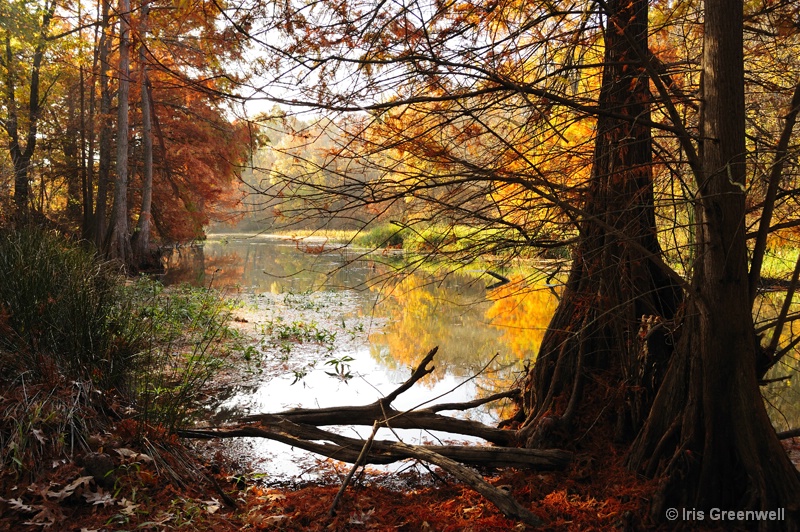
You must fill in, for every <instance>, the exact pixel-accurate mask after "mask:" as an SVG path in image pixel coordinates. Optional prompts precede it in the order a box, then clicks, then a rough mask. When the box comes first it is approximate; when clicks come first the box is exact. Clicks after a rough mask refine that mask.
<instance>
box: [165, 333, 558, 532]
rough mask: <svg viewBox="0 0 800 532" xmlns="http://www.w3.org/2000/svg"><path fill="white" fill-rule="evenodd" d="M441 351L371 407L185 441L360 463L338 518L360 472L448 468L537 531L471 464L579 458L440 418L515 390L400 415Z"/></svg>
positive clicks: (288, 418)
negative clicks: (408, 463)
mask: <svg viewBox="0 0 800 532" xmlns="http://www.w3.org/2000/svg"><path fill="white" fill-rule="evenodd" d="M436 351H437V348H433V349H432V350H431V351H430V352H429V353H428V354H427V355H425V357H424V358H423V359H422V361H421V362H420V364H419V365H418V366H417V367H416V368H415V369H414V371H413V372H412V374H411V377H409V379H408V380H406V381H405V382H404V383H403V384H401V385H400V386H399V387H398V388H396V389H395V390H394V391H393V392H391V393H390V394H388V395H387V396H386V397H383V398H381V399H378V400H377V401H375V402H374V403H371V404H369V405H363V406H344V407H330V408H319V409H306V408H295V409H291V410H287V411H284V412H278V413H265V414H256V415H251V416H244V417H242V418H240V420H239V421H240V423H239V424H237V425H234V426H230V425H228V426H226V427H204V428H194V429H182V430H178V431H177V434H178V435H179V436H181V437H186V438H203V439H211V438H233V437H260V438H268V439H272V440H275V441H279V442H282V443H285V444H287V445H290V446H293V447H299V448H301V449H305V450H307V451H311V452H314V453H317V454H320V455H322V456H326V457H329V458H333V459H335V460H339V461H342V462H349V463H352V464H355V466H354V468H353V470H352V471H351V473H350V474H349V475H348V478H347V481H345V483H344V485H343V486H342V489H341V490H340V493H339V494H337V499H336V500H335V501H334V503H333V505H332V506H331V512H334V511H335V507H336V503H337V502H338V499H339V498H340V497H341V493H342V492H343V491H344V489H345V488H346V486H347V483H348V482H349V479H350V478H351V477H352V474H353V473H354V472H355V470H356V469H357V468H358V467H359V466H362V465H364V464H388V463H392V462H396V461H398V460H405V459H409V458H413V459H417V460H421V461H424V462H428V463H431V464H434V465H437V466H439V467H441V468H442V469H444V470H445V471H447V472H449V473H450V474H451V475H453V476H454V477H456V478H457V479H459V480H461V481H462V482H464V483H465V484H467V485H469V486H470V487H472V488H473V489H475V490H476V491H477V492H478V493H480V494H482V495H483V496H484V497H486V498H487V499H488V500H489V501H491V502H492V503H493V504H495V506H497V507H498V509H500V511H502V512H503V514H505V515H506V516H508V517H511V518H513V519H517V520H520V521H522V522H524V523H527V524H529V525H533V526H540V525H542V521H541V520H540V519H539V518H538V517H536V516H535V515H534V514H533V513H531V512H530V510H528V509H526V508H524V507H523V506H521V505H520V504H519V503H518V502H517V501H516V500H515V499H513V498H512V497H511V496H510V495H509V494H508V493H506V492H504V491H502V490H499V489H497V488H495V487H494V486H492V485H491V484H489V483H488V482H486V481H485V480H484V479H483V477H481V476H480V475H479V474H478V473H476V472H475V471H473V470H472V469H470V468H469V467H467V465H474V466H488V467H516V468H525V469H532V470H553V469H562V468H564V467H566V466H567V465H568V464H569V463H570V461H571V460H572V453H570V452H568V451H563V450H560V449H546V450H542V449H526V448H518V447H516V445H517V444H518V440H517V436H516V432H515V431H510V430H503V429H499V428H494V427H490V426H488V425H484V424H482V423H478V422H475V421H469V420H463V419H456V418H451V417H447V416H443V415H441V414H439V412H441V411H443V410H466V409H468V408H475V407H477V406H481V405H483V404H486V403H488V402H491V401H495V400H497V399H502V398H506V397H516V396H518V395H519V394H520V391H519V390H511V391H509V392H505V393H500V394H495V395H493V396H491V397H487V398H485V399H477V400H474V401H469V402H465V403H444V404H438V405H432V406H428V407H427V408H416V409H412V410H409V411H398V410H396V409H394V408H392V406H391V403H392V401H394V400H395V399H396V398H397V397H398V396H399V395H400V394H402V393H403V392H405V391H406V390H408V389H409V388H411V386H413V385H414V384H415V383H416V382H417V381H418V380H419V379H421V378H422V377H424V376H425V375H427V374H429V373H431V372H432V371H433V370H434V367H433V366H431V367H428V365H429V364H430V363H431V361H432V360H433V357H434V355H435V354H436ZM473 378H474V377H473ZM331 425H349V426H352V425H372V434H371V435H370V437H369V438H368V439H367V440H363V439H358V438H350V437H347V436H342V435H340V434H336V433H335V432H332V431H329V430H323V429H321V428H319V427H320V426H331ZM382 427H383V428H388V429H390V430H392V431H394V429H422V430H437V431H443V432H450V433H455V434H461V435H465V436H475V437H479V438H482V439H484V440H486V441H488V442H490V443H494V444H496V445H500V446H504V445H505V446H507V447H495V446H483V445H409V444H406V443H403V442H400V441H388V440H377V439H375V435H376V434H377V431H378V429H379V428H382ZM464 464H466V465H464Z"/></svg>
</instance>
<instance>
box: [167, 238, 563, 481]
mask: <svg viewBox="0 0 800 532" xmlns="http://www.w3.org/2000/svg"><path fill="white" fill-rule="evenodd" d="M320 244H321V243H320V242H306V243H305V244H297V243H295V242H292V241H290V240H286V239H279V238H270V237H263V236H259V237H252V236H245V235H226V236H214V237H212V238H209V240H208V241H207V242H206V244H205V246H203V247H193V248H184V249H181V250H178V251H176V252H175V254H174V255H173V256H172V257H171V258H170V263H169V264H168V272H167V275H166V278H165V279H164V282H165V283H178V282H188V283H191V284H195V285H199V286H211V287H214V288H217V289H221V290H223V291H224V292H225V293H226V294H227V295H228V296H229V297H236V298H237V299H238V300H239V301H241V306H240V308H237V309H236V310H235V311H234V316H235V317H236V318H237V319H238V320H239V321H237V322H236V323H237V326H238V327H240V329H241V330H242V332H243V333H244V334H246V335H248V337H250V338H251V339H252V341H253V343H254V345H255V350H254V352H253V353H252V355H253V356H252V360H253V361H254V362H252V363H251V364H250V365H249V367H248V368H247V369H246V370H245V371H246V373H247V374H246V375H244V376H243V378H242V380H241V383H240V384H237V385H236V386H232V387H230V388H229V389H227V390H226V392H225V394H224V396H222V397H219V398H218V403H217V404H216V406H215V411H214V412H213V414H212V415H211V419H210V422H211V423H221V422H224V421H226V420H228V419H232V418H235V417H238V416H241V415H242V414H249V413H260V412H279V411H281V410H286V409H289V408H294V407H319V406H323V407H327V406H338V405H362V404H368V403H372V402H374V401H376V400H377V399H378V398H380V397H382V396H384V395H386V394H388V393H389V392H391V391H393V390H394V389H395V388H397V387H398V386H399V385H400V384H402V383H403V382H404V381H405V380H406V379H407V378H408V377H409V376H410V374H411V369H412V368H413V367H415V366H416V365H417V364H418V363H419V361H420V360H421V359H422V357H423V356H424V355H425V354H426V353H427V352H428V351H429V350H430V349H431V348H433V347H434V346H438V347H439V351H438V353H437V355H436V357H435V358H434V365H435V367H436V369H435V371H434V372H433V373H432V374H431V375H428V376H427V377H425V378H424V379H423V380H422V381H420V382H419V383H418V384H417V385H415V386H414V387H413V388H412V389H411V390H409V391H408V392H406V393H404V394H402V395H401V396H400V397H399V398H398V399H397V400H396V401H395V403H394V406H395V407H396V408H398V409H407V408H413V407H415V406H418V405H422V404H425V403H426V402H429V401H434V402H448V403H451V402H460V401H468V400H472V399H474V398H476V397H485V396H488V395H490V394H492V393H496V392H499V391H506V390H508V389H510V388H511V387H512V386H513V384H514V382H515V381H516V379H517V378H518V377H519V376H520V375H522V374H523V372H524V365H525V363H526V362H528V361H529V359H530V357H531V356H532V355H533V354H534V353H536V352H537V351H538V348H539V345H540V343H541V340H542V336H543V334H544V330H545V328H546V327H547V324H548V322H549V319H550V316H551V314H552V312H553V311H554V310H555V307H556V304H557V302H558V301H557V297H556V292H555V287H549V288H548V287H545V286H544V285H543V284H541V285H540V286H536V285H535V284H533V283H532V282H530V280H528V281H523V280H522V279H521V277H517V276H514V275H511V274H509V275H510V278H511V279H512V283H510V284H507V285H505V286H502V287H499V288H489V289H487V286H489V287H491V285H492V284H494V283H496V282H497V279H494V278H492V277H490V276H488V275H485V274H483V272H482V271H477V270H476V271H465V272H461V273H456V274H449V275H437V274H436V273H431V272H425V273H423V272H416V273H407V274H405V275H403V276H396V275H392V273H393V269H392V267H391V266H390V264H389V263H390V262H392V261H391V260H390V259H391V258H390V257H386V256H384V255H366V254H364V253H363V252H360V251H359V250H354V249H351V248H341V249H338V250H337V249H334V248H335V246H333V245H330V246H326V249H325V252H323V253H315V252H316V251H319V249H315V246H319V245H320ZM509 409H510V405H508V404H503V403H501V404H496V405H492V406H487V407H484V408H481V409H475V410H472V411H467V412H459V413H454V412H448V414H450V415H458V416H461V417H467V418H470V419H475V420H478V421H482V422H485V423H495V422H497V421H498V420H499V419H501V418H502V417H504V416H507V415H509V414H510V411H509ZM360 432H361V434H362V435H368V433H369V428H368V427H367V428H364V429H363V430H360ZM346 434H350V435H352V433H346ZM397 436H399V437H401V438H402V439H403V440H404V441H407V442H409V443H415V442H420V441H434V442H435V441H437V440H438V441H453V440H452V439H451V438H452V436H451V435H447V434H442V433H424V434H422V433H418V432H417V433H410V431H400V432H398V434H397V435H395V434H392V433H389V432H388V431H387V433H386V434H384V433H383V432H381V433H379V434H378V437H379V438H384V439H394V438H396V437H397ZM459 438H462V439H460V440H459V441H464V440H463V437H459ZM229 441H230V440H229ZM229 441H227V442H226V445H227V444H228V442H229ZM236 445H239V448H238V449H237V451H236V452H239V453H242V454H243V455H245V456H246V459H247V461H248V462H249V464H248V465H249V466H250V467H251V468H253V469H254V470H256V471H258V472H260V473H261V474H263V475H264V476H266V477H267V480H268V481H270V480H271V481H274V482H278V481H284V480H290V479H291V480H298V479H313V478H315V472H316V471H318V470H319V469H320V468H321V467H323V468H324V467H334V465H331V463H330V462H326V463H324V464H323V463H321V462H320V461H318V460H317V459H315V458H314V457H313V456H312V455H310V454H306V453H302V452H300V451H299V450H292V449H290V448H289V447H288V446H285V445H283V444H280V443H276V442H271V441H267V440H254V439H252V440H250V439H248V440H244V439H243V440H242V441H239V442H237V443H236ZM398 467H407V466H406V465H401V466H398Z"/></svg>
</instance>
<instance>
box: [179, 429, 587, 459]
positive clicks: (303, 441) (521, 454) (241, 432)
mask: <svg viewBox="0 0 800 532" xmlns="http://www.w3.org/2000/svg"><path fill="white" fill-rule="evenodd" d="M177 434H178V436H181V437H184V438H196V439H214V438H241V437H251V438H268V439H271V440H275V441H279V442H281V443H285V444H286V445H291V446H293V447H299V448H300V449H304V450H306V451H311V452H313V453H317V454H320V455H323V456H327V457H328V458H333V459H335V460H339V461H341V462H348V463H351V464H354V463H356V461H357V460H358V458H359V455H360V454H361V450H362V449H363V448H364V444H365V443H366V442H365V440H361V439H357V438H350V437H347V436H342V435H341V434H336V433H334V432H331V431H326V430H322V429H320V428H317V427H314V426H311V425H305V424H300V423H294V422H293V421H290V420H287V419H282V420H273V421H271V422H267V423H260V424H258V425H244V426H238V427H228V428H200V429H183V430H179V431H177ZM396 443H397V442H393V441H388V440H373V441H372V443H371V445H370V449H369V451H368V452H367V453H366V456H365V457H364V459H363V461H364V463H366V464H390V463H392V462H397V461H399V460H405V459H406V458H412V457H413V456H409V454H408V453H404V452H399V451H398V450H397V448H396V446H395V444H396ZM413 447H421V448H425V449H430V450H431V451H432V452H435V453H437V454H440V455H442V456H444V457H447V458H450V459H453V460H456V461H458V462H461V463H463V464H469V465H476V466H486V467H517V468H526V469H531V470H536V471H547V470H557V469H563V468H565V467H566V466H567V465H568V464H569V463H570V462H571V461H572V453H570V452H568V451H563V450H561V449H526V448H515V447H489V446H480V445H425V446H420V445H418V446H413Z"/></svg>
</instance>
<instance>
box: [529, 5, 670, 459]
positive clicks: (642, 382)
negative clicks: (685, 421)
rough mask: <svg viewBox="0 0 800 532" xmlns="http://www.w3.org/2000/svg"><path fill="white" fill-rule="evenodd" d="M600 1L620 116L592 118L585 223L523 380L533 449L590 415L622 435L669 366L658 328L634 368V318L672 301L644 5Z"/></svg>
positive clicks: (609, 99)
mask: <svg viewBox="0 0 800 532" xmlns="http://www.w3.org/2000/svg"><path fill="white" fill-rule="evenodd" d="M603 4H604V6H605V8H606V10H607V13H606V16H607V22H606V31H605V59H604V66H603V78H602V86H601V91H600V97H599V108H600V109H601V110H611V111H613V112H614V114H615V115H617V116H619V115H626V116H628V117H629V118H628V119H622V118H615V117H611V116H609V115H608V114H605V113H602V112H601V113H600V114H599V118H598V120H597V139H596V142H595V154H594V164H593V167H592V173H591V178H590V179H591V180H590V183H589V190H588V193H587V196H586V203H585V205H584V207H583V209H584V212H586V213H587V214H588V217H587V219H585V220H583V221H582V223H581V226H580V240H579V244H578V247H577V249H576V250H575V253H574V255H573V263H572V267H571V270H570V274H569V278H568V280H567V283H566V287H565V292H564V294H563V296H562V298H561V301H560V304H559V306H558V308H557V310H556V312H555V315H554V316H553V318H552V321H551V322H550V325H549V327H548V330H547V332H546V334H545V337H544V339H543V341H542V346H541V349H540V351H539V355H538V357H537V359H536V362H535V364H534V366H533V368H532V370H531V371H530V373H529V375H528V379H527V382H526V400H525V404H524V408H525V411H526V414H527V418H526V420H525V422H524V424H523V426H522V436H523V438H524V439H525V440H526V441H527V445H528V446H533V447H539V446H553V445H556V446H560V445H562V444H563V443H564V442H566V441H567V440H574V438H573V437H572V434H573V432H574V430H575V429H576V428H577V427H578V426H584V427H588V426H589V425H590V424H591V425H594V424H595V423H596V422H598V421H599V419H598V418H600V417H602V423H610V424H612V428H613V430H614V433H615V435H616V438H617V439H628V440H629V439H631V438H632V437H633V435H634V434H635V430H636V429H637V428H638V426H640V424H641V422H643V420H644V416H646V414H647V411H648V409H649V404H650V402H651V401H652V397H654V395H655V390H656V389H657V388H658V385H659V382H660V380H661V378H662V375H663V372H664V370H665V368H666V362H667V359H668V358H669V349H668V345H667V344H668V342H666V341H665V337H664V334H665V333H666V332H668V328H667V327H661V328H660V332H658V333H656V335H655V336H654V337H653V338H652V339H653V340H654V342H653V349H651V350H650V353H649V355H650V356H649V357H648V359H646V360H640V358H639V355H640V353H641V349H640V347H641V346H640V343H639V342H637V340H636V339H637V337H638V334H639V330H640V327H641V326H642V317H643V316H654V317H656V318H653V319H655V320H657V321H659V322H664V321H667V320H670V319H671V318H672V317H673V315H674V313H675V309H676V307H677V305H678V302H679V300H680V296H679V292H678V290H677V289H676V288H675V286H674V284H673V283H672V281H671V280H670V279H669V277H668V275H667V274H666V273H665V272H664V271H663V270H661V269H660V267H659V266H657V265H656V262H655V261H653V260H651V258H652V257H657V256H659V255H660V252H661V250H660V246H659V244H658V240H657V238H656V227H655V216H654V198H653V181H652V155H651V137H650V129H649V126H648V125H646V124H648V123H649V121H650V112H649V101H650V93H649V88H648V76H647V69H646V63H645V61H646V54H645V53H644V52H645V51H646V50H647V28H648V23H647V16H648V3H647V1H646V0H634V1H622V0H614V1H610V2H604V3H603ZM598 222H602V223H598ZM655 340H660V341H655ZM588 375H591V378H587V376H588ZM609 391H611V392H612V395H609ZM579 405H580V407H581V408H580V409H579ZM609 407H610V408H609ZM579 417H580V418H581V419H578V418H579Z"/></svg>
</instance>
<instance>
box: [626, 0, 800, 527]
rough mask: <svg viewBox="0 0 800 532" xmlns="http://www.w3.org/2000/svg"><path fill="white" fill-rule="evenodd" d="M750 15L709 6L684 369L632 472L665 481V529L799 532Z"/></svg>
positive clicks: (717, 1)
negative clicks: (746, 27) (750, 106)
mask: <svg viewBox="0 0 800 532" xmlns="http://www.w3.org/2000/svg"><path fill="white" fill-rule="evenodd" d="M742 11H743V5H742V0H737V1H730V0H706V3H705V32H706V35H705V47H704V54H703V76H704V84H703V101H704V109H703V117H702V123H701V132H702V138H703V139H704V142H703V150H702V159H703V175H702V176H699V179H698V183H699V186H698V197H699V209H698V213H699V215H698V218H699V219H698V226H697V244H696V246H697V253H696V254H695V256H697V257H698V260H697V262H696V264H695V267H694V270H693V279H692V286H693V291H692V294H690V297H689V298H688V300H687V304H686V308H685V314H684V317H683V319H682V324H681V326H680V331H681V332H680V338H679V340H678V343H677V345H676V353H675V355H674V357H673V358H674V360H673V361H672V363H671V365H670V367H669V370H668V373H667V376H666V378H665V380H664V383H663V385H662V387H661V389H660V391H659V393H658V396H657V397H656V400H655V403H654V406H653V408H652V410H651V413H650V416H649V418H648V419H647V422H646V424H645V426H644V428H643V429H642V431H641V433H640V434H639V436H638V438H637V439H636V441H635V442H634V445H633V447H632V450H631V454H630V458H629V463H630V465H631V466H632V467H633V468H635V469H637V470H639V471H641V472H643V473H645V474H647V475H648V476H653V475H657V476H658V477H660V478H661V479H662V481H661V485H660V488H659V492H658V495H657V497H656V498H655V499H654V501H653V506H652V512H653V517H654V518H655V519H657V520H661V521H663V520H664V515H665V514H664V511H665V509H666V508H690V509H696V510H702V511H705V512H708V511H709V510H710V509H712V508H721V509H723V510H766V511H770V510H777V509H779V508H785V509H786V521H784V522H772V521H760V523H759V527H760V528H762V529H780V530H789V529H796V528H797V526H798V517H799V515H798V514H799V513H800V476H798V473H797V471H796V470H795V468H794V466H793V465H792V463H791V462H790V461H789V458H788V457H787V455H786V452H785V451H784V449H783V447H782V446H781V444H780V441H779V440H778V438H777V436H776V434H775V431H774V429H773V427H772V424H771V423H770V420H769V418H768V416H767V413H766V410H765V408H764V404H763V400H762V398H761V393H760V390H759V386H758V382H757V377H756V370H755V368H756V352H757V338H756V335H755V331H754V328H753V321H752V315H751V303H750V296H749V290H748V274H747V248H746V237H745V233H746V227H745V193H744V192H745V185H744V183H745V175H746V169H745V150H746V148H745V115H744V108H745V107H744V67H743V42H742V33H743V26H742ZM706 515H708V513H706ZM743 524H744V525H746V526H748V525H751V524H752V522H749V523H743Z"/></svg>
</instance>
